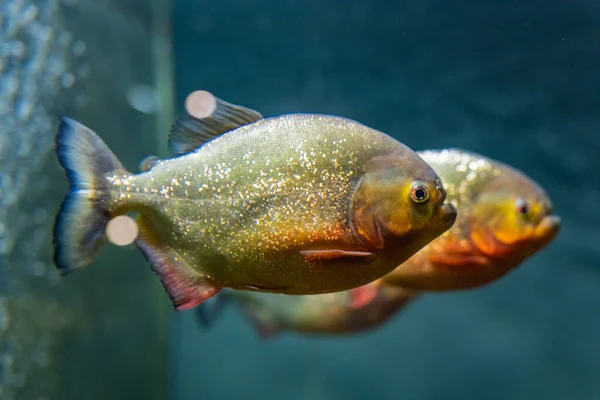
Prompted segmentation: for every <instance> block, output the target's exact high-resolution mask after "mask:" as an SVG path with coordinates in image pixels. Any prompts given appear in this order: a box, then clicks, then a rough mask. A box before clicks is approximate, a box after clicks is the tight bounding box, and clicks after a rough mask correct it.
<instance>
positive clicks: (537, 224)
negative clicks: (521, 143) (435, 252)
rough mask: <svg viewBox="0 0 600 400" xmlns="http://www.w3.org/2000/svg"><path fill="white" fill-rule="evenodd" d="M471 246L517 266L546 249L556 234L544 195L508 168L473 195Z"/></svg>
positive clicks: (555, 220) (556, 220) (556, 219)
mask: <svg viewBox="0 0 600 400" xmlns="http://www.w3.org/2000/svg"><path fill="white" fill-rule="evenodd" d="M469 218H470V219H471V221H470V225H471V233H470V236H471V238H470V239H471V242H472V243H473V244H474V245H475V246H476V247H477V248H478V250H479V251H480V252H481V253H483V254H484V255H485V256H487V257H488V258H489V259H491V260H498V259H502V260H504V261H505V262H509V263H511V264H512V265H518V264H519V263H520V262H521V261H523V260H524V259H526V258H528V257H530V256H532V255H533V254H535V253H537V252H538V251H539V250H541V249H542V248H544V247H545V246H547V245H548V244H549V243H550V242H551V241H552V240H553V239H554V238H555V237H556V235H557V234H558V232H559V230H560V217H559V216H557V215H555V214H554V212H553V206H552V201H551V200H550V197H549V196H548V194H547V193H546V191H545V190H544V189H543V188H542V187H541V186H540V185H538V184H537V183H536V182H535V181H534V180H533V179H531V178H530V177H528V176H526V175H525V174H523V173H521V172H520V171H518V170H516V169H513V168H511V167H508V166H501V167H500V168H499V173H498V174H497V175H496V176H495V177H493V178H491V179H489V181H488V182H486V183H485V184H484V185H482V186H481V187H480V188H479V189H478V191H477V193H475V194H474V197H473V202H472V207H471V211H470V217H469Z"/></svg>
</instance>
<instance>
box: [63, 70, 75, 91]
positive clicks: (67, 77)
mask: <svg viewBox="0 0 600 400" xmlns="http://www.w3.org/2000/svg"><path fill="white" fill-rule="evenodd" d="M60 84H61V85H62V87H64V88H70V87H71V86H73V85H74V84H75V75H73V74H72V73H71V72H67V73H66V74H63V76H61V77H60Z"/></svg>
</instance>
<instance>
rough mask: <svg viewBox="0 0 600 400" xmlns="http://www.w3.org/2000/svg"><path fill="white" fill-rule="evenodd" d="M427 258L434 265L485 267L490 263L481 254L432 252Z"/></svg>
mask: <svg viewBox="0 0 600 400" xmlns="http://www.w3.org/2000/svg"><path fill="white" fill-rule="evenodd" d="M429 260H430V261H431V262H432V263H433V264H436V265H444V266H447V267H461V268H473V267H487V266H489V265H490V263H489V260H488V259H487V258H486V257H483V256H477V255H469V254H451V253H446V254H432V255H430V256H429Z"/></svg>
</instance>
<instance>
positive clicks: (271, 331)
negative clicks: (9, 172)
mask: <svg viewBox="0 0 600 400" xmlns="http://www.w3.org/2000/svg"><path fill="white" fill-rule="evenodd" d="M418 154H419V155H420V156H421V158H423V159H424V160H425V161H427V163H428V164H429V165H431V166H432V167H433V168H434V170H435V171H436V172H437V173H438V174H439V176H440V177H441V178H442V180H443V182H444V186H445V188H446V191H447V193H448V196H447V201H449V202H451V203H453V204H455V205H456V207H457V209H458V211H459V214H458V218H457V220H456V222H455V223H454V225H453V227H452V228H451V229H450V230H449V231H447V232H445V233H444V234H442V235H441V236H440V237H438V238H437V239H435V240H434V241H432V242H431V243H429V244H428V245H427V246H426V247H424V248H423V249H422V250H420V251H419V252H417V253H416V254H415V255H414V256H413V257H411V258H410V259H409V260H408V261H407V262H405V263H404V264H402V265H400V266H399V267H398V268H396V269H395V270H394V271H393V272H391V273H390V274H388V275H386V276H384V277H382V278H380V279H378V280H376V281H374V282H372V283H370V284H367V285H364V286H362V287H359V288H355V289H352V290H349V291H344V292H338V293H330V294H326V295H312V296H296V297H289V296H288V298H286V299H283V298H282V296H278V295H273V294H266V293H265V294H262V293H241V292H240V293H231V292H229V291H225V292H223V293H221V294H219V296H216V297H215V298H214V299H211V301H210V302H208V303H206V304H203V305H202V306H201V307H199V308H198V309H197V316H198V319H199V322H200V323H201V325H203V326H205V327H207V326H210V325H211V324H212V322H213V321H214V320H215V319H216V317H217V316H218V315H219V312H220V310H221V309H222V306H223V305H224V304H226V303H228V300H234V301H235V302H236V303H237V304H238V305H239V306H240V307H241V309H242V311H243V312H244V314H245V315H246V316H247V317H248V318H249V320H250V321H251V322H252V323H253V325H254V326H255V327H256V328H257V330H258V332H259V334H260V336H261V337H265V338H266V337H271V336H273V335H275V334H277V333H278V332H280V331H286V330H287V331H293V332H298V333H308V334H320V335H327V334H329V335H339V334H351V333H357V332H363V331H368V330H370V329H373V328H375V327H378V326H381V325H382V324H383V323H384V322H387V321H389V320H390V319H391V318H392V317H393V316H394V315H395V314H396V313H397V312H399V311H400V310H401V309H402V308H403V307H405V306H406V305H407V304H409V303H410V302H411V301H412V300H413V299H415V298H416V297H417V296H418V295H419V294H420V293H424V292H433V291H451V290H465V289H471V288H476V287H481V286H484V285H486V284H489V283H491V282H493V281H495V280H497V279H498V278H500V277H502V276H503V275H505V274H506V273H508V272H509V271H511V270H513V269H514V268H515V267H517V266H519V265H520V264H522V263H523V261H525V260H526V259H527V258H529V257H531V256H533V255H534V254H536V253H537V252H538V251H539V250H541V249H542V248H544V247H545V246H546V245H548V244H549V243H550V242H551V241H552V240H553V239H554V237H555V236H556V235H557V233H558V231H559V228H560V218H559V217H558V216H556V215H554V214H553V212H552V202H551V201H550V199H549V197H548V195H547V193H546V192H545V191H544V189H542V188H541V187H540V186H539V185H538V184H537V183H536V182H535V181H534V180H533V179H531V178H530V177H528V176H526V175H525V174H524V173H522V172H521V171H518V170H516V169H514V168H512V167H510V166H508V165H506V164H503V163H501V162H499V161H495V160H492V159H489V158H487V157H484V156H482V155H479V154H476V153H472V152H467V151H464V150H459V149H448V150H430V151H423V152H419V153H418Z"/></svg>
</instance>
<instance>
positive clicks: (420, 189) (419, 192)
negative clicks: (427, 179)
mask: <svg viewBox="0 0 600 400" xmlns="http://www.w3.org/2000/svg"><path fill="white" fill-rule="evenodd" d="M410 198H411V199H412V200H413V201H414V202H415V203H425V202H426V201H427V200H429V189H428V188H427V186H426V185H424V184H422V183H416V184H414V185H413V187H412V189H411V190H410Z"/></svg>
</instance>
